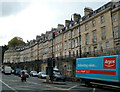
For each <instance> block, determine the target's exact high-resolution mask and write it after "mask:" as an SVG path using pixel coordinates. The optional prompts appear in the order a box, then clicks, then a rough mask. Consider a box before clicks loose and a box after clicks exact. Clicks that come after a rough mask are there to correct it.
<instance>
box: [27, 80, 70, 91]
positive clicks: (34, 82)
mask: <svg viewBox="0 0 120 92" xmlns="http://www.w3.org/2000/svg"><path fill="white" fill-rule="evenodd" d="M28 82H29V83H32V84H36V85H42V84H38V83H35V82H31V81H28ZM44 86H46V87H50V88H55V89H58V90H68V89H64V88H58V87H53V86H50V85H48V84H47V85H44Z"/></svg>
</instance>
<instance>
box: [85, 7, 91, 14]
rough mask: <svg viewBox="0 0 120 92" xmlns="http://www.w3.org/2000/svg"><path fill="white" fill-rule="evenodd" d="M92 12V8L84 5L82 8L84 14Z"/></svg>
mask: <svg viewBox="0 0 120 92" xmlns="http://www.w3.org/2000/svg"><path fill="white" fill-rule="evenodd" d="M91 12H93V10H92V8H89V7H85V8H84V15H85V16H86V15H88V14H89V13H91Z"/></svg>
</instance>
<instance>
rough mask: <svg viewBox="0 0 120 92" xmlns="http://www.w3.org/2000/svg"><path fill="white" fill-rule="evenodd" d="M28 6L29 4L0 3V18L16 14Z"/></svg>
mask: <svg viewBox="0 0 120 92" xmlns="http://www.w3.org/2000/svg"><path fill="white" fill-rule="evenodd" d="M29 4H30V3H29V2H0V8H1V9H0V17H5V16H10V15H13V14H17V13H18V12H20V11H22V10H23V9H25V8H26V7H27V6H28V5H29Z"/></svg>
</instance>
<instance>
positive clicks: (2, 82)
mask: <svg viewBox="0 0 120 92" xmlns="http://www.w3.org/2000/svg"><path fill="white" fill-rule="evenodd" d="M0 81H1V82H2V83H3V84H4V85H6V86H7V87H8V88H10V89H12V90H13V91H15V92H18V91H16V90H15V89H14V88H12V87H10V86H9V85H8V84H6V83H5V82H3V81H2V80H0Z"/></svg>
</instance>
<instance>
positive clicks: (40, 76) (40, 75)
mask: <svg viewBox="0 0 120 92" xmlns="http://www.w3.org/2000/svg"><path fill="white" fill-rule="evenodd" d="M46 77H47V75H46V72H39V73H38V78H41V79H45V78H46Z"/></svg>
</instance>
